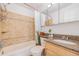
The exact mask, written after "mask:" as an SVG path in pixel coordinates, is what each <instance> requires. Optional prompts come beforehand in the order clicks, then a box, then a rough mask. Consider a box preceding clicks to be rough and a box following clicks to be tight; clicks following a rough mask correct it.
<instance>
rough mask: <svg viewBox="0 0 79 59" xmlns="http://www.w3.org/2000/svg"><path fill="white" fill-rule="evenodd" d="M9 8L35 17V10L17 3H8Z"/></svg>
mask: <svg viewBox="0 0 79 59" xmlns="http://www.w3.org/2000/svg"><path fill="white" fill-rule="evenodd" d="M7 10H8V11H11V12H15V13H18V14H22V15H26V16H31V17H34V10H32V9H31V8H28V7H24V6H22V5H19V4H15V3H11V4H8V5H7Z"/></svg>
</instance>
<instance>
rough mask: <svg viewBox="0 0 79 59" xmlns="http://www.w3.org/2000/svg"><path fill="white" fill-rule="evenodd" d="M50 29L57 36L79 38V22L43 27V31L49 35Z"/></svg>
mask: <svg viewBox="0 0 79 59" xmlns="http://www.w3.org/2000/svg"><path fill="white" fill-rule="evenodd" d="M49 29H52V33H55V34H65V35H77V36H79V21H74V22H68V23H62V24H56V25H52V26H46V27H42V30H41V31H44V32H47V33H48V30H49Z"/></svg>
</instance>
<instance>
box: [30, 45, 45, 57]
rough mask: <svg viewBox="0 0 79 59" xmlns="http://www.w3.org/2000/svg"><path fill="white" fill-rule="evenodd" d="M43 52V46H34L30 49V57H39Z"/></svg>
mask: <svg viewBox="0 0 79 59" xmlns="http://www.w3.org/2000/svg"><path fill="white" fill-rule="evenodd" d="M43 50H44V47H43V46H35V47H33V48H32V49H31V54H32V56H41V55H42V52H43Z"/></svg>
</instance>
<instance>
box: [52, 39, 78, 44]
mask: <svg viewBox="0 0 79 59" xmlns="http://www.w3.org/2000/svg"><path fill="white" fill-rule="evenodd" d="M53 41H54V42H56V43H60V44H67V45H77V44H76V43H74V42H72V41H68V40H61V39H55V40H53Z"/></svg>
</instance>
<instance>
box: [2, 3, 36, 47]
mask: <svg viewBox="0 0 79 59" xmlns="http://www.w3.org/2000/svg"><path fill="white" fill-rule="evenodd" d="M7 10H8V14H7V19H6V20H4V21H3V22H2V24H1V25H2V32H5V33H2V42H3V43H2V45H3V47H5V46H10V45H14V44H18V43H23V42H28V41H30V40H34V31H35V29H34V13H33V10H31V9H29V8H25V7H23V6H20V5H18V4H9V5H7Z"/></svg>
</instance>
